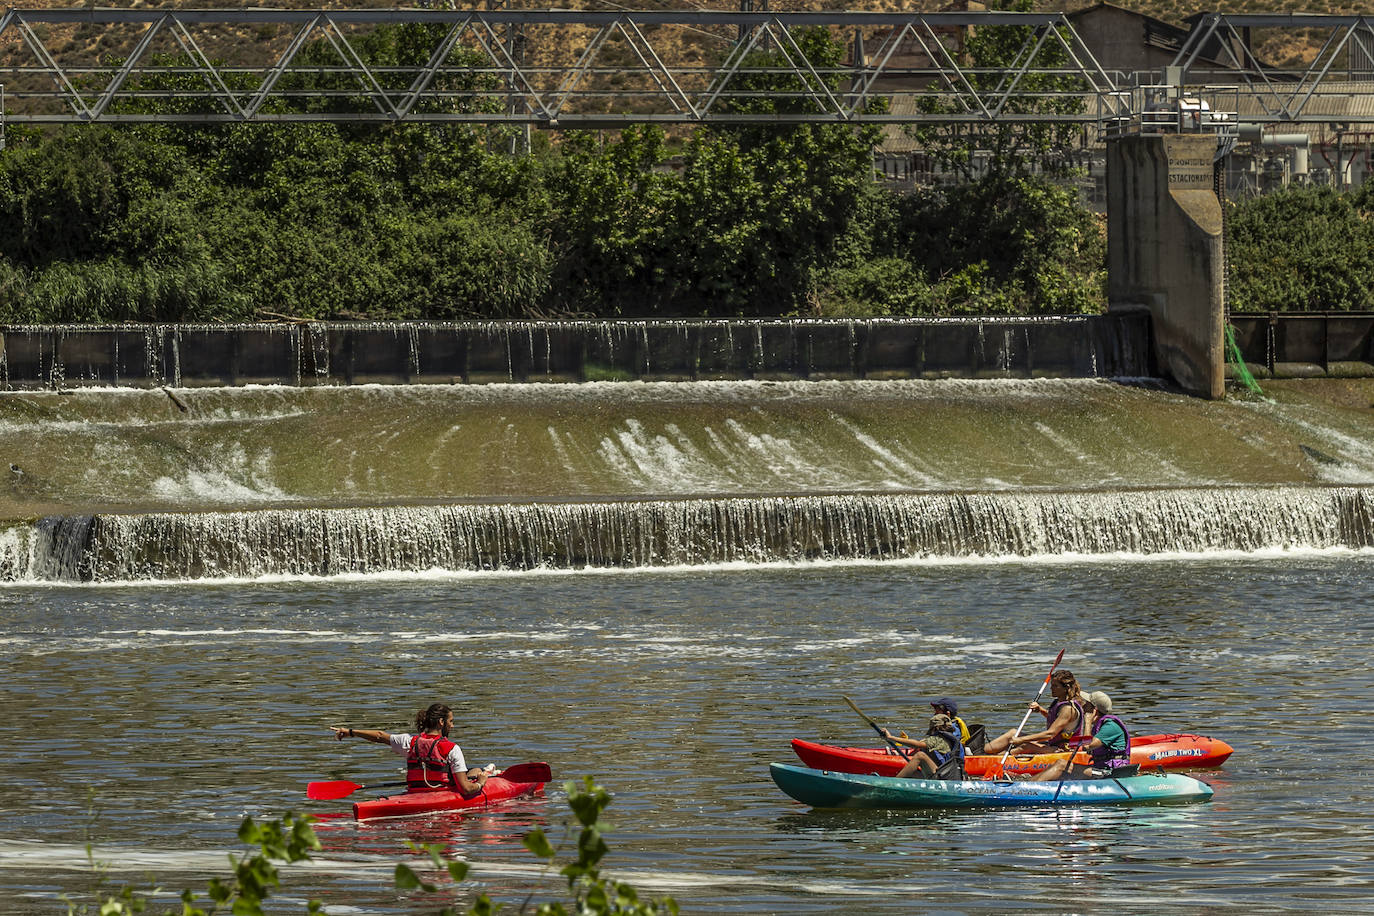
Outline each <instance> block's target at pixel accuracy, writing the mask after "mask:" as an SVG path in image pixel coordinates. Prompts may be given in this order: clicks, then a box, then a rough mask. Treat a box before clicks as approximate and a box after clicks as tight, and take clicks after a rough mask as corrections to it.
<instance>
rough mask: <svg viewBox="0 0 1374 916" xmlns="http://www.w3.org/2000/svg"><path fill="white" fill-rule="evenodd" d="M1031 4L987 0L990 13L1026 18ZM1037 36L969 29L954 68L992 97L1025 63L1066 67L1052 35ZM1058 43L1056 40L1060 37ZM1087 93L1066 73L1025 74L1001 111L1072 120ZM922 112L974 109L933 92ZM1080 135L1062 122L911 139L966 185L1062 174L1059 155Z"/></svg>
mask: <svg viewBox="0 0 1374 916" xmlns="http://www.w3.org/2000/svg"><path fill="white" fill-rule="evenodd" d="M1033 8H1034V6H1033V4H1032V2H1031V0H994V2H992V3H990V4H989V5H988V9H989V10H1001V11H1006V12H1015V13H1027V12H1030V11H1031V10H1032V9H1033ZM1039 37H1040V38H1041V39H1043V40H1037V36H1036V35H1035V33H1034V32H1033V30H1032V29H1031V28H1030V27H1027V26H1008V25H989V26H979V27H977V28H973V29H970V30H969V32H968V37H967V41H966V42H965V44H964V48H963V60H962V62H961V66H962V67H963V68H964V70H965V72H966V73H967V75H968V82H969V86H970V87H971V88H972V90H973V92H974V93H975V94H976V95H977V96H979V97H984V98H986V97H996V96H997V94H998V92H999V91H1000V90H1001V88H1002V87H1003V86H1004V85H1006V84H1007V81H1008V80H1011V79H1013V77H1015V76H1016V74H1017V72H1018V70H1019V69H1020V67H1021V66H1022V65H1024V64H1026V63H1027V62H1028V61H1030V62H1033V63H1034V64H1035V67H1036V68H1037V69H1039V70H1041V71H1044V70H1046V69H1049V68H1052V67H1067V66H1068V65H1069V63H1070V61H1069V56H1068V54H1067V53H1066V52H1065V50H1064V47H1063V45H1062V44H1061V43H1060V41H1059V40H1057V39H1056V35H1053V34H1045V35H1043V36H1039ZM1059 37H1060V38H1062V37H1063V35H1062V33H1059ZM1088 89H1089V87H1088V86H1087V85H1086V83H1085V81H1084V80H1083V79H1082V78H1081V77H1079V76H1075V75H1071V74H1067V73H1065V74H1055V73H1047V72H1037V73H1025V74H1022V75H1020V76H1019V78H1017V82H1016V84H1015V92H1013V93H1011V94H1009V95H1008V96H1007V99H1006V101H1005V104H1003V106H1002V109H1001V110H1002V113H1003V114H1004V115H1013V114H1061V115H1062V114H1077V113H1079V112H1081V111H1083V108H1084V104H1085V103H1084V100H1083V98H1084V97H1083V93H1085V92H1087V91H1088ZM918 105H919V107H920V109H921V110H922V111H925V112H928V113H940V112H944V113H959V112H962V111H966V110H976V107H975V105H974V103H973V101H972V99H971V97H970V95H969V93H968V91H967V90H964V89H962V87H949V86H939V85H937V86H932V87H931V89H930V91H929V93H928V94H926V95H924V96H922V97H920V98H919V99H918ZM1080 131H1081V128H1079V127H1078V126H1076V125H1074V124H1072V123H1066V122H1048V121H1040V122H1034V121H1022V122H1018V121H1010V120H1005V119H1003V120H999V121H998V122H996V123H991V124H976V123H975V124H972V125H965V124H951V125H949V126H942V125H922V126H919V127H915V128H913V129H912V130H911V133H912V135H913V136H914V137H916V139H917V140H919V141H920V142H921V143H922V145H923V146H924V148H925V150H926V151H927V152H928V153H930V154H931V155H932V156H933V157H934V158H935V160H936V161H937V162H939V163H940V164H941V165H942V166H944V167H945V168H947V169H949V170H951V171H954V172H956V173H958V174H961V175H963V176H964V177H965V178H972V177H974V176H975V175H977V174H980V173H982V174H988V175H993V176H998V177H1001V176H1003V175H1011V176H1022V177H1024V176H1027V175H1030V174H1033V173H1036V172H1041V173H1045V174H1050V175H1060V176H1062V175H1065V174H1067V173H1068V171H1069V170H1070V168H1071V167H1072V160H1071V159H1070V158H1069V157H1068V156H1067V155H1066V153H1067V152H1068V151H1069V150H1071V149H1073V148H1074V146H1075V145H1076V143H1077V142H1078V140H1079V136H1078V135H1079V133H1080Z"/></svg>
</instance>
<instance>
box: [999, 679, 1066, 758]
mask: <svg viewBox="0 0 1374 916" xmlns="http://www.w3.org/2000/svg"><path fill="white" fill-rule="evenodd" d="M1050 694H1051V695H1052V696H1053V697H1054V701H1053V702H1051V703H1050V705H1049V706H1041V705H1040V703H1039V702H1038V701H1035V702H1032V703H1031V704H1030V705H1031V709H1033V710H1034V711H1036V712H1038V713H1040V714H1041V715H1042V716H1044V717H1045V728H1044V729H1043V730H1042V731H1038V732H1031V733H1029V734H1017V732H1016V730H1012V731H1009V732H1007V733H1006V734H1004V735H999V736H998V737H996V738H993V739H992V740H991V741H989V742H987V743H986V744H985V745H983V753H984V754H1002V753H1006V752H1007V751H1008V748H1010V749H1011V750H1010V753H1013V754H1057V753H1059V752H1060V751H1062V750H1064V749H1065V748H1067V747H1068V746H1069V745H1071V744H1074V743H1076V742H1077V741H1078V740H1079V739H1081V738H1082V737H1083V736H1084V735H1086V734H1087V715H1086V713H1085V711H1084V705H1085V704H1084V702H1083V692H1082V691H1081V690H1079V688H1078V679H1077V678H1075V677H1074V676H1073V672H1072V671H1069V670H1068V669H1067V668H1060V669H1059V670H1058V671H1056V672H1055V673H1054V675H1053V676H1052V677H1051V678H1050Z"/></svg>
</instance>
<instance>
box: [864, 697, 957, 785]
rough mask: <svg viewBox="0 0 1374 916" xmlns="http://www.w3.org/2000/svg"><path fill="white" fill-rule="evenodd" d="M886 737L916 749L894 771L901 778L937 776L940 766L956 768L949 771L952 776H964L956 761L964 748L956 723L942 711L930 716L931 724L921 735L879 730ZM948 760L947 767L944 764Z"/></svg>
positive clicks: (887, 739)
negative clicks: (915, 735)
mask: <svg viewBox="0 0 1374 916" xmlns="http://www.w3.org/2000/svg"><path fill="white" fill-rule="evenodd" d="M882 736H883V739H884V740H885V741H889V742H892V743H895V744H902V745H905V746H907V747H909V748H913V749H914V750H915V751H916V753H914V754H912V755H911V759H910V760H908V761H907V762H906V765H905V766H903V767H902V769H901V770H900V771H899V772H898V773H897V775H898V776H900V777H902V778H903V779H906V778H909V777H914V776H925V777H927V778H931V777H936V776H940V777H941V778H944V774H942V773H941V768H942V767H944V768H945V769H946V771H947V772H948V771H953V770H958V771H959V772H958V773H957V775H954V774H953V773H951V775H952V778H961V777H962V776H963V772H962V768H961V767H959V765H958V762H959V761H962V760H963V759H964V753H963V751H964V748H963V745H962V743H961V742H960V740H959V731H958V726H956V725H955V724H954V721H953V720H952V719H950V717H949V716H947V715H945V714H944V713H937V714H936V715H933V716H931V717H930V727H929V728H928V729H926V736H925V737H924V738H907V737H905V736H903V737H900V738H899V737H897V736H895V735H893V734H892V733H891V732H890V731H888V730H887V729H883V730H882ZM946 764H949V767H945V765H946Z"/></svg>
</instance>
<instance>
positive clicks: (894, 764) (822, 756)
mask: <svg viewBox="0 0 1374 916" xmlns="http://www.w3.org/2000/svg"><path fill="white" fill-rule="evenodd" d="M792 750H794V751H796V752H797V756H798V757H800V758H801V760H802V763H805V764H806V765H807V766H809V767H813V768H815V769H818V770H830V771H832V772H835V773H864V774H871V775H875V776H895V775H896V774H897V771H898V770H900V769H901V768H902V764H903V763H905V762H906V761H904V760H903V759H902V758H901V757H899V756H898V755H897V752H896V751H894V750H892V749H891V748H887V747H837V746H835V745H832V744H818V743H816V742H814V741H803V740H802V739H801V738H793V739H792ZM1231 750H1232V749H1231V745H1229V744H1227V743H1226V742H1225V741H1222V740H1220V739H1219V738H1208V737H1207V736H1206V735H1143V736H1141V737H1138V738H1137V737H1134V736H1132V738H1131V763H1138V764H1140V768H1141V769H1142V770H1181V769H1186V768H1191V767H1219V766H1221V765H1222V763H1224V762H1225V761H1226V758H1227V757H1230V756H1231ZM1067 756H1068V753H1067V752H1065V753H1063V754H1012V755H1010V756H1009V757H1007V760H1006V764H1005V766H1004V767H1003V768H1002V769H1001V772H1005V773H1007V774H1016V775H1024V774H1028V773H1039V772H1040V771H1041V770H1045V769H1048V768H1049V767H1050V765H1051V764H1053V763H1055V762H1056V761H1059V760H1063V759H1064V758H1065V757H1067ZM1001 760H1002V757H1001V755H1000V754H992V755H986V756H973V755H969V756H968V757H965V758H964V771H965V772H966V773H967V774H968V775H969V776H970V777H972V778H975V779H976V778H978V777H986V776H993V775H1001V772H999V764H1000V763H1001ZM1074 762H1075V763H1084V764H1086V763H1087V762H1088V755H1087V753H1086V752H1084V751H1079V752H1078V754H1077V755H1076V756H1075V757H1074Z"/></svg>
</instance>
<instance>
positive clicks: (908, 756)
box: [841, 694, 911, 760]
mask: <svg viewBox="0 0 1374 916" xmlns="http://www.w3.org/2000/svg"><path fill="white" fill-rule="evenodd" d="M841 696H842V697H843V698H844V701H845V702H846V703H848V704H849V708H850V709H852V710H854V711H855V712H857V713H858V714H859V718H860V719H863V720H864V721H865V722H867V723H868V724H869V725H871V726H873V730H874V731H875V732H877V733H878V737H879V738H882V739H883V740H884V741H886V742H887V743H888V744H889V745H890V746H891V747H892V749H893V750H894V751H896V752H897V753H898V754H900V755H901V757H902V759H903V760H910V759H911V754H910V753H909V752H908V751H907V750H906V749H904V748H903V747H902V746H901V745H900V744H898V743H897V742H896V741H893V740H892V739H891V738H889V737H887V736H886V735H884V734H883V727H882V726H881V725H879V724H878V723H877V722H875V721H873V720H872V719H870V718H869V717H868V716H866V715H864V711H863V710H862V709H860V708H859V707H857V706H855V705H854V701H853V700H851V699H850V698H849V697H846V696H844V694H841Z"/></svg>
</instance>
